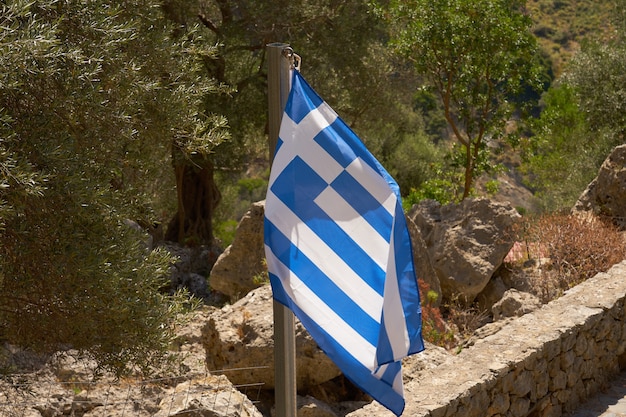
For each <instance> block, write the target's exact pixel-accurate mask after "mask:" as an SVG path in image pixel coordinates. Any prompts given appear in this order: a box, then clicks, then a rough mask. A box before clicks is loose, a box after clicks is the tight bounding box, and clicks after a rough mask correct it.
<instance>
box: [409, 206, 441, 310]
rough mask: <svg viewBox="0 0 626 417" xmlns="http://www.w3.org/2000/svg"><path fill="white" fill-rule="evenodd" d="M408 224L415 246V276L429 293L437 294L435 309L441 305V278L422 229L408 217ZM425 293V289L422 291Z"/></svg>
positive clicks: (434, 303)
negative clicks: (434, 265) (431, 258)
mask: <svg viewBox="0 0 626 417" xmlns="http://www.w3.org/2000/svg"><path fill="white" fill-rule="evenodd" d="M406 224H407V227H408V229H409V234H410V236H411V244H412V246H413V264H414V267H415V274H416V275H417V278H418V279H421V280H422V281H423V282H424V283H425V284H426V286H427V287H428V290H429V291H434V292H436V293H437V295H438V297H437V299H436V300H435V301H434V302H433V303H432V305H433V307H439V306H440V305H441V298H442V297H441V285H440V284H439V278H438V277H437V273H436V272H435V270H434V269H433V265H432V262H431V261H430V255H429V254H428V249H427V248H426V243H425V242H424V238H423V237H422V233H421V231H420V229H419V228H418V227H417V226H416V225H415V222H414V221H413V220H412V219H410V218H409V217H408V216H407V219H406ZM422 291H423V289H422Z"/></svg>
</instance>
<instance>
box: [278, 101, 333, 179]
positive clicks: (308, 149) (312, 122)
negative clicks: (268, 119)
mask: <svg viewBox="0 0 626 417" xmlns="http://www.w3.org/2000/svg"><path fill="white" fill-rule="evenodd" d="M328 126H329V124H328V121H327V120H325V119H324V118H323V116H322V114H321V113H320V112H319V111H318V110H317V109H315V110H312V111H311V112H310V113H309V114H308V115H307V116H306V117H305V118H304V119H302V120H301V121H300V123H299V124H296V123H295V122H294V121H293V120H292V119H291V118H290V117H289V116H288V115H287V114H286V113H285V114H284V115H283V121H282V124H281V128H280V132H281V136H280V139H281V140H282V141H283V142H285V143H284V144H283V146H281V149H280V152H281V157H280V158H275V160H276V161H275V164H276V165H272V173H275V174H276V175H278V174H280V173H281V172H282V171H283V169H285V167H286V166H287V165H288V164H289V163H290V162H291V161H292V160H293V158H294V157H295V156H299V157H300V158H302V160H303V161H304V162H306V164H307V165H309V166H310V167H319V166H322V167H324V169H323V170H320V171H317V174H318V175H319V176H320V177H322V178H323V179H324V181H326V182H327V183H329V184H330V183H331V182H332V181H333V180H334V179H335V178H336V177H337V176H338V175H339V174H340V173H341V172H342V171H343V167H342V166H341V165H340V164H339V163H338V162H337V161H336V160H335V159H334V158H333V157H332V156H331V155H329V154H328V152H326V150H325V149H324V148H322V147H321V146H320V145H319V144H318V143H317V142H315V141H314V140H313V139H314V138H315V136H317V135H318V134H319V133H320V132H321V131H322V130H324V129H325V128H327V127H328ZM296 134H297V137H294V136H295V135H296ZM287 135H288V137H285V136H287ZM293 142H297V145H296V144H294V143H293ZM285 145H289V146H285ZM283 148H285V149H283Z"/></svg>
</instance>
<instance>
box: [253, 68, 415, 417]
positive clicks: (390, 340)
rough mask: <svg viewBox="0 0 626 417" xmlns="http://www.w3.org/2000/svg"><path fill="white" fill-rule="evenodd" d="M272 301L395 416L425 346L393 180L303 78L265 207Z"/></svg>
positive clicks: (295, 88)
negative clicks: (410, 359)
mask: <svg viewBox="0 0 626 417" xmlns="http://www.w3.org/2000/svg"><path fill="white" fill-rule="evenodd" d="M265 254H266V258H267V267H268V270H269V276H270V281H271V285H272V290H273V293H274V298H275V300H277V301H278V302H280V303H282V304H284V305H285V306H287V307H289V308H290V309H291V310H292V311H293V312H294V313H295V315H296V316H297V317H298V319H300V321H301V322H302V324H303V325H304V327H305V328H306V329H307V330H308V331H309V333H310V334H311V336H312V337H313V339H314V340H315V341H316V343H317V344H318V345H319V346H320V348H321V349H322V350H323V351H324V352H325V353H326V354H327V355H328V356H329V357H330V358H331V359H332V360H333V362H335V364H336V365H337V366H338V367H339V369H341V371H342V372H343V374H344V375H345V376H346V377H347V378H348V379H350V380H351V381H352V382H353V383H354V384H356V385H357V386H358V387H359V388H361V389H362V390H363V391H364V392H366V393H367V394H369V395H370V396H371V397H372V398H374V399H375V400H376V401H378V402H380V403H381V404H382V405H384V406H385V407H387V408H388V409H389V410H391V411H392V412H394V413H395V414H396V415H400V414H402V412H403V410H404V392H403V386H402V367H401V359H402V358H404V357H405V356H407V355H410V354H413V353H417V352H420V351H422V350H423V349H424V344H423V341H422V335H421V307H420V299H419V291H418V286H417V279H416V277H415V272H414V268H413V257H412V250H411V241H410V238H409V232H408V229H407V225H406V221H405V217H404V212H403V211H402V204H401V200H400V193H399V188H398V185H397V184H396V182H395V181H394V180H393V178H391V176H390V175H389V174H388V173H387V172H386V171H385V169H384V168H383V167H382V166H381V165H380V163H379V162H378V161H377V160H376V159H375V158H374V157H373V156H372V154H371V153H370V152H369V151H368V150H367V149H366V148H365V146H364V145H363V143H362V142H361V141H360V140H359V138H358V137H357V136H356V134H355V133H354V132H353V131H352V130H351V129H350V128H349V127H348V126H347V125H346V124H345V123H344V122H343V121H342V120H341V119H340V118H339V117H338V116H337V114H336V113H335V112H334V111H333V109H331V108H330V106H328V104H326V103H325V102H324V101H323V100H322V99H321V98H320V97H319V96H318V95H317V94H316V93H315V91H313V89H312V88H311V87H310V86H309V85H308V84H307V83H306V81H305V80H304V78H302V76H301V75H300V73H299V72H297V71H293V76H292V87H291V92H290V94H289V99H288V101H287V105H286V108H285V113H284V115H283V118H282V123H281V127H280V134H279V140H278V145H277V147H276V154H275V157H274V162H273V164H272V170H271V174H270V182H269V187H268V191H267V199H266V202H265Z"/></svg>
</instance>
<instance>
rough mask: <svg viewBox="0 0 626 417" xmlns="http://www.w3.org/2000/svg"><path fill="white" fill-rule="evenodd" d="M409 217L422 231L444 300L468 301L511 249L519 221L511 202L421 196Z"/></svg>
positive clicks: (484, 283) (474, 296) (483, 286)
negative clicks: (451, 200) (444, 202)
mask: <svg viewBox="0 0 626 417" xmlns="http://www.w3.org/2000/svg"><path fill="white" fill-rule="evenodd" d="M409 217H410V218H411V219H412V220H413V221H414V222H415V224H416V225H417V227H418V228H419V229H420V230H421V234H422V236H423V238H424V242H425V243H426V247H427V249H428V254H429V256H430V260H431V262H432V266H433V268H434V270H435V273H436V274H437V277H438V279H439V283H440V285H441V291H442V295H443V298H444V299H446V300H455V299H458V300H459V301H461V302H464V303H470V302H472V301H473V300H474V299H475V298H476V296H477V295H478V294H479V293H480V292H481V291H483V289H484V288H485V286H486V285H487V283H488V282H489V280H490V279H491V277H492V275H493V274H494V272H495V271H496V270H497V269H498V268H499V267H500V265H501V264H502V261H503V260H504V257H505V256H506V255H507V253H508V252H509V250H510V249H511V248H512V247H513V244H514V239H513V233H512V229H513V227H514V225H515V224H516V223H518V222H519V221H520V220H521V216H520V214H519V213H518V212H517V211H516V210H515V209H514V208H513V207H512V206H511V204H510V203H498V202H493V201H490V200H488V199H483V198H479V199H465V200H463V201H462V202H461V203H459V204H448V205H445V206H442V205H441V204H440V203H438V202H436V201H433V200H425V201H423V202H421V203H420V204H416V205H415V206H413V208H412V209H411V211H410V212H409Z"/></svg>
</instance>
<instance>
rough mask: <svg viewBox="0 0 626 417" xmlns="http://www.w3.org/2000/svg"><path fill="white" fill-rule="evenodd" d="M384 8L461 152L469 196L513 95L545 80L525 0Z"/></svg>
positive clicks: (443, 0)
mask: <svg viewBox="0 0 626 417" xmlns="http://www.w3.org/2000/svg"><path fill="white" fill-rule="evenodd" d="M382 13H384V14H385V16H386V17H387V21H388V22H389V23H390V25H391V27H392V43H393V45H395V49H396V50H397V51H398V52H399V53H401V54H402V55H403V56H404V57H405V58H406V59H407V60H408V61H409V62H411V63H412V64H413V66H414V67H415V69H416V70H417V72H418V73H419V74H423V75H424V76H425V77H426V79H427V82H428V85H429V86H430V88H432V89H433V90H434V91H435V92H436V94H437V96H438V97H439V99H440V101H441V104H442V107H443V110H444V114H445V119H446V121H447V123H448V125H449V127H450V129H451V131H452V134H453V137H454V139H455V140H456V141H457V142H458V144H459V145H460V146H461V148H462V150H463V152H462V154H460V156H461V161H460V162H461V164H462V166H463V170H464V184H463V198H465V197H467V196H468V195H469V194H470V193H471V191H472V186H473V183H474V179H475V178H476V177H477V176H478V175H479V174H480V173H481V172H483V171H486V170H488V169H489V167H490V166H491V165H490V160H489V158H488V157H487V156H488V146H487V145H488V142H490V141H495V140H497V139H498V138H500V137H502V136H503V134H504V132H505V130H504V126H505V122H506V121H507V120H509V118H510V117H511V115H512V110H513V107H512V106H511V105H510V99H511V98H512V97H514V96H515V95H516V94H519V93H520V92H522V90H523V88H524V87H525V85H529V86H532V87H534V88H537V89H538V88H539V86H540V83H539V81H540V79H539V73H540V72H539V68H538V66H537V65H536V40H535V38H534V37H533V36H532V34H531V33H530V31H529V28H530V25H531V20H530V18H529V16H527V15H526V14H525V13H524V2H523V1H519V0H477V1H476V0H439V1H425V0H411V1H404V0H402V1H393V0H392V1H390V2H389V4H388V6H387V7H385V8H384V9H383V11H382Z"/></svg>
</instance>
